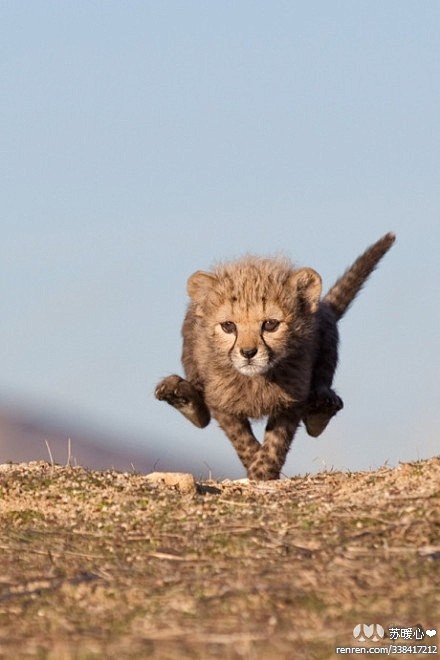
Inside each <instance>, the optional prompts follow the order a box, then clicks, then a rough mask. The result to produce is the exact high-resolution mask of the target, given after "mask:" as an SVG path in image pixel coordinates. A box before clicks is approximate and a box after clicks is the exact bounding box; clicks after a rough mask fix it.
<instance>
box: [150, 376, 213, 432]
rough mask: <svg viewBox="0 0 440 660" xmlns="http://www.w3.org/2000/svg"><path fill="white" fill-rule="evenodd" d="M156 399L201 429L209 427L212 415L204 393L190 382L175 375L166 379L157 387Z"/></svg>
mask: <svg viewBox="0 0 440 660" xmlns="http://www.w3.org/2000/svg"><path fill="white" fill-rule="evenodd" d="M155 396H156V399H159V401H166V402H167V403H169V404H170V405H171V406H173V407H174V408H176V410H178V411H179V412H180V413H182V415H184V416H185V417H186V418H187V419H189V421H190V422H192V423H193V424H194V425H195V426H198V427H199V428H204V427H205V426H208V424H209V422H210V419H211V413H210V412H209V409H208V407H207V405H206V403H205V402H204V400H203V396H202V393H201V392H200V391H199V390H197V389H196V388H195V387H194V385H192V384H191V383H190V382H189V381H187V380H184V379H183V378H181V377H180V376H177V375H173V376H168V377H167V378H164V379H163V380H162V381H161V382H160V383H159V384H158V386H157V387H156V390H155Z"/></svg>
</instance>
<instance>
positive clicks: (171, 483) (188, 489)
mask: <svg viewBox="0 0 440 660" xmlns="http://www.w3.org/2000/svg"><path fill="white" fill-rule="evenodd" d="M145 478H146V479H147V481H149V482H150V483H153V484H163V485H164V486H168V487H175V488H178V489H179V490H180V492H181V493H185V494H190V493H191V494H193V493H196V491H197V486H196V482H195V479H194V477H193V475H192V474H189V473H187V472H151V474H147V476H146V477H145Z"/></svg>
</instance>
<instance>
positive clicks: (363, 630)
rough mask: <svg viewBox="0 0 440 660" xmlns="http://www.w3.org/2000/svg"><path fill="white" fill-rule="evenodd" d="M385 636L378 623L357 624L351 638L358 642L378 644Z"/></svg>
mask: <svg viewBox="0 0 440 660" xmlns="http://www.w3.org/2000/svg"><path fill="white" fill-rule="evenodd" d="M384 636H385V630H384V629H383V628H382V626H381V625H380V624H379V623H370V624H367V623H358V624H357V626H355V627H354V628H353V637H354V638H355V639H357V640H358V642H380V641H381V640H382V639H383V638H384Z"/></svg>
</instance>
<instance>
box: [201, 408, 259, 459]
mask: <svg viewBox="0 0 440 660" xmlns="http://www.w3.org/2000/svg"><path fill="white" fill-rule="evenodd" d="M212 414H213V416H214V417H215V419H216V420H217V421H218V423H219V424H220V427H221V428H222V429H223V431H224V432H225V433H226V435H227V436H228V438H229V440H230V441H231V442H232V444H233V446H234V449H235V451H236V452H237V454H238V458H239V459H240V461H241V462H242V463H243V465H244V467H245V468H246V469H248V468H249V466H250V465H251V463H252V461H253V460H254V458H255V456H256V454H257V453H258V451H259V450H260V447H261V445H260V443H259V442H258V440H257V439H256V438H255V436H254V434H253V432H252V428H251V425H250V423H249V420H248V419H247V418H246V417H236V416H235V415H229V414H228V413H225V412H222V411H219V410H213V411H212Z"/></svg>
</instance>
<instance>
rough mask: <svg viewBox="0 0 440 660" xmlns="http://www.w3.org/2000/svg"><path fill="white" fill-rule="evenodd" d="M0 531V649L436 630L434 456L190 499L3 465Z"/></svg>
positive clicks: (58, 650) (159, 650)
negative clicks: (364, 626)
mask: <svg viewBox="0 0 440 660" xmlns="http://www.w3.org/2000/svg"><path fill="white" fill-rule="evenodd" d="M0 531H1V534H0V657H5V658H9V657H10V658H20V657H38V658H51V659H54V660H60V659H64V658H80V659H82V658H95V657H96V658H101V657H104V658H105V657H119V658H121V659H122V658H147V657H148V658H150V657H151V658H164V659H167V658H170V659H171V658H172V659H173V660H174V659H175V658H203V659H205V658H217V657H218V658H222V659H227V658H231V659H232V658H245V659H260V658H262V659H265V658H268V659H270V658H281V659H282V658H317V659H321V658H322V659H327V658H330V657H336V656H335V655H334V648H335V646H336V645H343V646H349V645H353V644H355V641H354V639H353V637H352V632H351V631H352V629H353V626H354V625H355V624H357V623H380V624H381V625H382V626H383V627H384V628H387V627H388V626H390V625H400V626H415V625H416V624H417V623H421V624H422V625H423V626H424V627H427V626H431V627H435V626H438V624H439V616H438V614H439V611H440V607H439V605H440V597H439V582H440V579H439V573H440V571H439V567H440V459H439V458H434V459H431V460H429V461H420V462H416V463H409V464H402V465H400V466H399V467H398V468H396V469H386V468H383V469H380V470H378V471H376V472H369V473H356V474H342V473H323V474H319V475H316V476H308V477H302V478H294V479H289V480H284V481H281V482H268V483H262V484H245V483H236V482H235V483H234V482H229V483H228V482H225V483H213V482H210V483H203V484H199V485H198V491H197V493H195V494H193V495H187V494H181V493H180V492H179V491H178V489H176V488H165V487H159V486H157V485H156V486H155V485H153V484H151V483H149V482H148V481H147V480H146V478H145V477H143V476H139V475H136V474H126V473H124V474H121V473H116V472H103V473H99V472H91V471H87V470H84V469H82V468H76V467H75V468H65V467H64V468H62V467H57V466H51V465H48V464H46V463H34V464H23V465H7V466H1V467H0ZM435 639H436V640H437V643H438V639H439V637H436V638H435ZM432 643H434V641H433V642H432ZM399 657H402V656H399ZM431 657H432V656H431Z"/></svg>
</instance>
